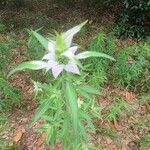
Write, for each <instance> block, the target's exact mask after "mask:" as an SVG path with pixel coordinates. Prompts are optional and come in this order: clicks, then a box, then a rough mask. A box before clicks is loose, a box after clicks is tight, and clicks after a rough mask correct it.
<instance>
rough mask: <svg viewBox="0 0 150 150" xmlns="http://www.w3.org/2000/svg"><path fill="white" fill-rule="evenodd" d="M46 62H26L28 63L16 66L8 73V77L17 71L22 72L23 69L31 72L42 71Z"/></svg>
mask: <svg viewBox="0 0 150 150" xmlns="http://www.w3.org/2000/svg"><path fill="white" fill-rule="evenodd" d="M46 65H47V64H46V62H43V61H28V62H23V63H21V64H19V65H18V66H16V67H15V68H14V69H13V70H12V71H10V73H9V74H8V77H9V76H11V75H12V74H14V73H15V72H17V71H22V70H24V69H31V70H39V69H43V68H45V67H46Z"/></svg>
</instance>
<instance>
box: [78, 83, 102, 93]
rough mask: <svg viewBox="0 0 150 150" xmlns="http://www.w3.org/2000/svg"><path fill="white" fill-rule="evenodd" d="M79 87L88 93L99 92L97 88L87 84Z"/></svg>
mask: <svg viewBox="0 0 150 150" xmlns="http://www.w3.org/2000/svg"><path fill="white" fill-rule="evenodd" d="M79 89H81V90H83V91H85V92H87V93H90V94H99V90H97V89H96V88H94V87H92V86H89V85H83V86H80V87H79Z"/></svg>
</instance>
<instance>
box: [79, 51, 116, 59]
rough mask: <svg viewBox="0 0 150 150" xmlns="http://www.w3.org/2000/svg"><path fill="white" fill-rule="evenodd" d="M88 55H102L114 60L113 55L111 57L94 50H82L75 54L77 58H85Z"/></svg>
mask: <svg viewBox="0 0 150 150" xmlns="http://www.w3.org/2000/svg"><path fill="white" fill-rule="evenodd" d="M89 57H103V58H107V59H110V60H113V61H115V59H114V58H113V57H111V56H109V55H107V54H104V53H100V52H95V51H85V52H82V53H80V54H78V55H76V58H77V59H85V58H89Z"/></svg>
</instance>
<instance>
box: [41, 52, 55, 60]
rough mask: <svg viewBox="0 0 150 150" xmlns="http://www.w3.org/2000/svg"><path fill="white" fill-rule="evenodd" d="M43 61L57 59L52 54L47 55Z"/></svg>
mask: <svg viewBox="0 0 150 150" xmlns="http://www.w3.org/2000/svg"><path fill="white" fill-rule="evenodd" d="M42 60H55V57H54V55H53V54H52V53H48V54H45V55H44V57H43V58H42Z"/></svg>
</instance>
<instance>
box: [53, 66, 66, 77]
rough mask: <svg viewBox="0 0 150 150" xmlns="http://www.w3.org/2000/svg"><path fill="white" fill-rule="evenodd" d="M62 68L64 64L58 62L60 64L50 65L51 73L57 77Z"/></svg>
mask: <svg viewBox="0 0 150 150" xmlns="http://www.w3.org/2000/svg"><path fill="white" fill-rule="evenodd" d="M63 69H64V65H63V64H60V65H56V66H54V67H52V74H53V76H54V77H55V78H57V77H58V76H59V74H60V73H61V72H62V71H63Z"/></svg>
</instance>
